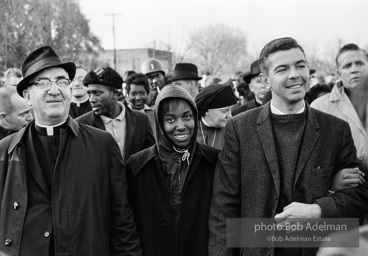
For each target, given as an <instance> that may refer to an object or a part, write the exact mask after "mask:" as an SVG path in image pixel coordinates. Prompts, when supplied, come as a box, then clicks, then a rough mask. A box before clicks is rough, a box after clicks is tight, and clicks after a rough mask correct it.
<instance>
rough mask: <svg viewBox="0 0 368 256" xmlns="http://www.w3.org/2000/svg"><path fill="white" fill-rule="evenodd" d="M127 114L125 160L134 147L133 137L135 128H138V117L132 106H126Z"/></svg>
mask: <svg viewBox="0 0 368 256" xmlns="http://www.w3.org/2000/svg"><path fill="white" fill-rule="evenodd" d="M125 116H126V132H125V140H124V144H125V145H124V156H123V158H124V162H125V159H128V158H129V155H130V149H131V147H132V143H133V138H134V133H135V131H134V129H136V128H137V127H136V122H137V120H136V118H135V116H134V113H133V111H132V110H131V109H130V108H127V107H125Z"/></svg>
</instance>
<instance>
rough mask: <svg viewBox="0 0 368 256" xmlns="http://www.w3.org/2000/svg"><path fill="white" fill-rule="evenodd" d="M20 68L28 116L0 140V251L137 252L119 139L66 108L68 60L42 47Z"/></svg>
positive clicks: (29, 255) (69, 76) (94, 255)
mask: <svg viewBox="0 0 368 256" xmlns="http://www.w3.org/2000/svg"><path fill="white" fill-rule="evenodd" d="M22 73H23V77H24V78H23V80H22V81H20V82H19V84H18V85H17V92H18V94H19V95H20V96H22V97H24V98H25V99H26V100H27V102H28V104H29V105H30V106H32V107H33V111H34V119H35V120H34V121H31V122H30V123H29V124H28V125H27V126H25V127H24V128H22V129H21V130H20V131H19V132H17V133H15V134H12V135H10V136H8V137H6V138H4V139H3V140H1V141H0V207H1V208H0V209H1V210H0V240H1V243H0V255H27V256H36V255H37V256H40V255H41V256H43V255H47V256H49V255H92V256H100V255H106V256H107V255H141V247H140V243H139V238H138V235H137V232H136V228H135V223H134V221H133V217H132V212H131V208H130V205H129V203H128V200H127V192H126V178H125V170H124V165H123V160H122V156H121V154H120V150H119V147H118V144H117V143H116V142H115V140H114V139H113V137H112V136H111V135H110V134H109V133H107V132H104V131H100V130H97V129H95V128H92V127H89V126H87V125H81V124H78V123H77V122H76V121H74V120H73V119H72V118H71V117H70V116H69V115H68V113H69V108H70V102H71V98H72V95H71V88H70V82H71V80H73V78H74V76H75V73H76V66H75V64H74V63H72V62H62V61H61V59H60V58H59V56H58V55H57V54H56V53H55V52H54V50H53V49H52V48H51V47H50V46H44V47H41V48H39V49H37V50H35V51H33V52H32V53H31V54H30V55H28V56H27V57H26V59H25V61H24V63H23V66H22Z"/></svg>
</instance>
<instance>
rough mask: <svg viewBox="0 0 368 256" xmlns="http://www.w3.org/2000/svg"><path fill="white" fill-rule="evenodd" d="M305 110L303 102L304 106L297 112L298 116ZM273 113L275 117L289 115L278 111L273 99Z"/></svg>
mask: <svg viewBox="0 0 368 256" xmlns="http://www.w3.org/2000/svg"><path fill="white" fill-rule="evenodd" d="M304 110H305V103H304V100H303V106H302V108H301V109H300V110H299V111H298V112H296V114H301V113H303V112H304ZM271 112H272V114H275V115H287V114H286V113H284V112H282V111H281V110H279V109H277V108H276V107H275V106H274V105H273V100H272V99H271Z"/></svg>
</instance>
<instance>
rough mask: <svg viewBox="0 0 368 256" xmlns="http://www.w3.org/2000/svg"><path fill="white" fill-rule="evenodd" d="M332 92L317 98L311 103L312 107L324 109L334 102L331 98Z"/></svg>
mask: <svg viewBox="0 0 368 256" xmlns="http://www.w3.org/2000/svg"><path fill="white" fill-rule="evenodd" d="M330 97H331V93H327V94H325V95H323V96H321V97H319V98H317V99H315V100H314V101H313V102H312V103H311V105H310V106H311V107H312V108H315V109H324V108H325V107H326V106H328V105H330V104H332V103H331V100H330Z"/></svg>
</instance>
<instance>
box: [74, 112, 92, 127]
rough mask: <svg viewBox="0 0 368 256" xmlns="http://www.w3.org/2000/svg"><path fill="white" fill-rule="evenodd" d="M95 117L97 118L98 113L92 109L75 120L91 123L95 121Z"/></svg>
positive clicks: (81, 122)
mask: <svg viewBox="0 0 368 256" xmlns="http://www.w3.org/2000/svg"><path fill="white" fill-rule="evenodd" d="M95 119H96V115H95V114H94V113H93V111H92V110H91V111H89V112H87V113H85V114H83V115H81V116H79V117H77V118H76V119H74V120H75V121H77V122H78V123H80V124H89V125H90V124H92V123H93V122H94V120H95Z"/></svg>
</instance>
